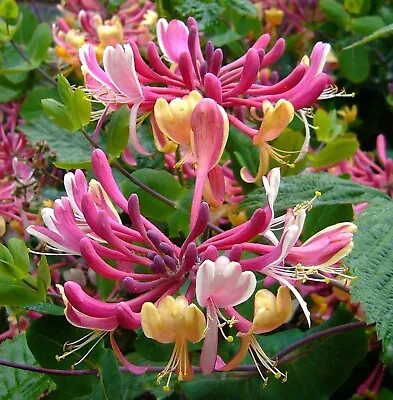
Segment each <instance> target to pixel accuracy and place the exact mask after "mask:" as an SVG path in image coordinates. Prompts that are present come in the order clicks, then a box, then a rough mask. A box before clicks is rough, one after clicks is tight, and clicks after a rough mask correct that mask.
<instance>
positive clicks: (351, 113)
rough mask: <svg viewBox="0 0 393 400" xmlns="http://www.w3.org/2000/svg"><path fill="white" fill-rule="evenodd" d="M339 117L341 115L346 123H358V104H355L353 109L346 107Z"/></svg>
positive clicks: (339, 112)
mask: <svg viewBox="0 0 393 400" xmlns="http://www.w3.org/2000/svg"><path fill="white" fill-rule="evenodd" d="M337 114H338V115H341V116H342V117H343V118H344V119H345V121H347V122H348V124H350V123H351V122H353V121H356V118H357V116H358V108H357V106H356V104H354V105H353V106H352V107H351V108H349V107H348V106H344V107H343V108H342V109H341V110H339V111H338V112H337Z"/></svg>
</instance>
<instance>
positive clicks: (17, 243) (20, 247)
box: [7, 238, 30, 276]
mask: <svg viewBox="0 0 393 400" xmlns="http://www.w3.org/2000/svg"><path fill="white" fill-rule="evenodd" d="M7 247H8V250H9V251H10V253H11V255H12V258H13V264H14V265H15V266H16V267H17V268H18V270H19V271H21V272H22V273H23V275H24V276H25V275H27V273H28V271H29V265H30V259H29V249H28V248H27V247H26V244H25V242H24V241H23V240H21V239H18V238H11V239H10V240H9V241H8V242H7Z"/></svg>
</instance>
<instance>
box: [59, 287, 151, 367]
mask: <svg viewBox="0 0 393 400" xmlns="http://www.w3.org/2000/svg"><path fill="white" fill-rule="evenodd" d="M56 286H57V288H58V290H59V292H60V293H61V296H62V299H63V302H64V305H65V309H64V315H65V317H66V318H67V321H68V322H69V323H70V324H72V325H74V326H76V327H78V328H85V329H89V330H91V332H89V333H88V334H87V335H86V336H84V337H82V338H81V339H79V340H77V341H75V342H72V343H71V342H67V343H66V344H65V345H64V348H65V349H68V350H67V351H65V352H64V353H63V354H62V355H60V356H57V357H56V359H57V360H61V359H63V358H66V357H67V356H69V355H70V354H73V353H75V352H76V351H79V350H80V349H81V348H83V347H84V346H87V345H89V344H91V343H92V346H91V347H90V348H89V350H88V351H87V352H86V353H85V355H84V356H83V357H82V358H81V359H80V360H78V362H76V363H75V364H74V366H76V365H78V364H80V363H81V362H82V361H83V360H84V359H85V358H86V357H87V356H88V355H89V354H90V352H91V351H92V350H93V349H94V347H95V346H96V345H97V344H98V343H99V342H100V340H101V339H102V338H104V336H105V335H107V334H108V333H109V334H110V341H111V344H112V347H113V350H114V351H115V354H116V356H117V357H118V358H119V360H120V361H121V362H122V363H123V364H124V366H125V367H127V369H128V370H129V371H130V372H132V373H134V374H142V373H144V372H145V371H146V370H147V368H146V367H141V366H137V365H134V364H132V363H130V362H129V361H128V360H127V359H126V358H125V357H124V356H123V354H122V353H121V352H120V349H119V347H118V346H117V344H116V341H115V339H114V331H115V329H116V328H117V327H118V326H121V327H123V328H125V329H138V328H140V326H141V318H140V315H139V314H137V313H134V312H133V311H132V310H131V308H130V307H129V305H128V304H127V303H126V302H119V303H112V304H109V303H103V302H101V301H99V300H96V299H93V298H92V297H90V296H89V295H87V294H86V293H85V292H83V290H82V288H81V287H80V286H79V285H78V284H77V283H75V282H66V283H65V285H64V287H63V286H61V285H56Z"/></svg>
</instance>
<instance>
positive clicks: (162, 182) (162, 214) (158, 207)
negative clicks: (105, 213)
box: [123, 168, 185, 222]
mask: <svg viewBox="0 0 393 400" xmlns="http://www.w3.org/2000/svg"><path fill="white" fill-rule="evenodd" d="M132 176H133V177H134V178H137V179H139V180H140V181H141V182H143V183H144V184H145V185H147V186H148V187H149V188H151V189H153V190H155V191H156V192H158V193H160V194H162V195H163V196H165V197H167V198H168V199H170V200H172V201H179V200H180V199H181V198H182V196H183V195H184V193H185V189H184V188H183V187H182V186H181V185H180V184H179V182H178V181H177V180H176V178H175V177H174V176H173V175H171V174H170V173H169V172H166V171H157V170H154V169H147V168H142V169H139V170H137V171H135V172H134V173H133V174H132ZM123 192H124V195H125V196H126V197H127V198H128V197H129V196H130V195H131V194H132V193H136V194H137V195H138V197H139V204H140V208H141V212H142V214H143V215H144V216H145V217H148V218H152V219H154V220H156V221H164V222H167V221H168V220H169V219H170V218H171V216H172V215H173V214H174V212H175V211H176V210H175V209H174V208H173V207H171V206H169V205H167V204H165V203H163V202H162V201H161V200H158V199H156V198H154V197H152V195H151V194H149V193H147V192H146V191H145V190H143V189H141V188H140V187H139V186H136V185H134V184H133V183H131V182H130V181H126V182H124V184H123Z"/></svg>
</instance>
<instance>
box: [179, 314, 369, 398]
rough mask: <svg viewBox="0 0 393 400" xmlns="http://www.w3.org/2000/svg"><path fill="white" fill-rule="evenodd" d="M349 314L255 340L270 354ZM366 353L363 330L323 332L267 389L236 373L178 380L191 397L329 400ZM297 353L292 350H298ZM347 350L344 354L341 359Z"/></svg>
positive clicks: (258, 381)
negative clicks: (282, 379) (284, 376)
mask: <svg viewBox="0 0 393 400" xmlns="http://www.w3.org/2000/svg"><path fill="white" fill-rule="evenodd" d="M352 318H353V317H352V315H351V314H350V313H349V312H345V311H343V312H340V313H338V314H336V316H335V317H333V318H331V319H330V320H329V321H328V322H327V323H324V324H323V325H320V326H318V327H316V328H312V329H310V330H307V331H305V332H302V331H300V330H298V329H291V330H287V331H284V332H280V333H276V334H273V335H269V336H264V335H260V337H259V342H260V344H261V346H262V347H263V349H264V350H265V351H266V353H267V354H268V355H270V356H271V357H273V356H274V354H276V353H277V352H278V351H279V350H282V349H283V348H285V347H287V346H288V345H290V344H291V343H293V342H294V341H296V340H299V339H301V338H303V337H305V336H309V335H310V334H312V333H315V332H317V331H320V330H324V329H327V328H330V327H332V326H336V325H340V324H343V323H347V322H350V321H351V320H352ZM366 352H367V340H366V335H365V332H364V329H363V330H354V331H349V332H346V333H341V334H336V335H331V336H327V337H326V338H324V339H323V340H319V341H315V342H313V343H311V344H310V345H307V346H303V347H301V348H299V350H298V351H297V352H296V353H297V355H298V357H296V358H295V359H294V361H292V362H290V363H288V364H285V365H283V366H282V367H280V369H281V370H282V371H287V372H288V381H287V382H285V383H282V382H280V381H278V380H276V379H274V378H273V377H270V379H269V382H268V384H267V385H266V387H264V386H263V382H262V380H261V378H259V377H250V376H242V374H241V373H238V372H233V373H231V372H228V373H220V374H211V375H209V376H205V377H204V376H201V375H197V376H196V379H195V380H194V381H192V382H187V383H183V384H182V388H183V390H184V393H185V395H186V397H187V399H189V400H199V399H205V398H207V397H213V398H214V397H217V398H224V399H226V400H242V399H245V400H246V399H264V400H265V399H266V400H276V399H285V400H298V399H313V400H328V399H329V398H330V395H331V394H332V393H333V392H334V391H335V390H336V389H337V388H338V387H340V386H341V385H342V384H343V383H344V382H345V381H346V379H347V378H348V376H349V374H350V373H351V370H352V369H353V368H354V367H355V366H356V365H357V364H358V363H359V361H361V360H362V359H363V357H364V356H365V354H366ZM296 353H295V354H296ZM343 354H345V357H343Z"/></svg>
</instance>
